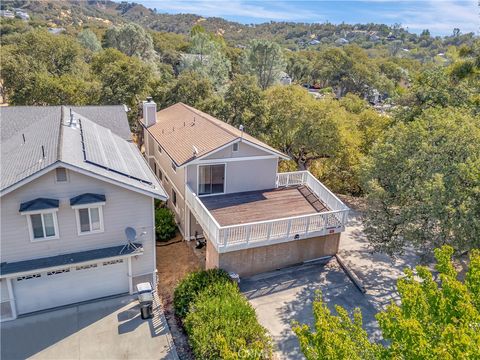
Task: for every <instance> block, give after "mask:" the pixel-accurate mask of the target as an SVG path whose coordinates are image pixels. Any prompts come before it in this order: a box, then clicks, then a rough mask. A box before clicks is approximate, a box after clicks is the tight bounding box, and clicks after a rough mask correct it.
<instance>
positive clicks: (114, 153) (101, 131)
mask: <svg viewBox="0 0 480 360" xmlns="http://www.w3.org/2000/svg"><path fill="white" fill-rule="evenodd" d="M80 131H81V134H82V144H83V155H84V160H85V161H86V162H88V163H90V164H93V165H96V166H100V167H102V168H104V169H107V170H109V171H113V172H116V173H118V174H121V175H124V176H128V177H130V178H133V179H136V180H139V181H142V182H144V183H147V184H151V181H150V180H149V179H148V176H147V173H146V169H145V167H146V164H142V163H141V162H140V160H139V159H138V156H136V154H135V153H134V151H133V149H132V146H134V145H133V144H131V143H129V142H127V141H125V140H123V139H122V138H120V137H118V136H117V135H114V134H113V133H112V132H111V131H110V129H107V128H104V127H103V126H99V125H97V124H95V123H94V122H92V121H90V120H88V119H85V118H82V119H81V120H80ZM142 165H143V166H142Z"/></svg>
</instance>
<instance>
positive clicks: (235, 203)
mask: <svg viewBox="0 0 480 360" xmlns="http://www.w3.org/2000/svg"><path fill="white" fill-rule="evenodd" d="M201 200H202V202H203V203H204V205H205V206H206V208H207V209H208V210H209V211H210V212H211V213H212V215H213V217H214V218H215V219H216V220H217V221H218V223H219V224H220V226H228V225H235V224H245V223H250V222H256V221H266V220H275V219H281V218H286V217H290V216H299V215H308V214H314V213H317V212H324V211H328V208H327V207H326V206H325V205H324V204H323V203H322V202H321V201H319V199H318V198H317V197H316V196H315V195H314V194H313V193H312V192H311V190H310V189H309V188H308V187H306V186H300V187H288V188H279V189H269V190H261V191H249V192H242V193H235V194H226V195H216V196H207V197H202V198H201Z"/></svg>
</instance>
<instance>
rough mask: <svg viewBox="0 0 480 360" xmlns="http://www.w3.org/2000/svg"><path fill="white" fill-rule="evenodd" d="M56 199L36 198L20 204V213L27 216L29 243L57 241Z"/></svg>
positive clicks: (57, 202)
mask: <svg viewBox="0 0 480 360" xmlns="http://www.w3.org/2000/svg"><path fill="white" fill-rule="evenodd" d="M58 206H59V201H58V200H56V199H47V198H38V199H35V200H31V201H27V202H24V203H22V204H20V213H21V214H22V215H26V216H27V223H28V232H29V234H30V240H31V241H41V240H51V239H58V221H57V210H58Z"/></svg>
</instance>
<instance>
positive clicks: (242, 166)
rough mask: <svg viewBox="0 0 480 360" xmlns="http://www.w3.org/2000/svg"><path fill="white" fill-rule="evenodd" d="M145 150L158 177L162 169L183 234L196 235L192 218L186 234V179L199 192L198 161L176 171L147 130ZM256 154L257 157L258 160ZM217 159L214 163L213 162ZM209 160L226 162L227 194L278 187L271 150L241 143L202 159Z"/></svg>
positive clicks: (275, 163) (194, 222) (170, 201)
mask: <svg viewBox="0 0 480 360" xmlns="http://www.w3.org/2000/svg"><path fill="white" fill-rule="evenodd" d="M144 137H145V152H146V157H147V159H148V163H149V165H150V167H151V169H152V170H155V167H156V168H157V171H156V174H155V175H156V176H157V177H158V178H159V170H161V171H162V174H163V176H162V178H163V179H162V185H163V187H164V188H165V190H166V191H167V193H168V195H169V196H170V200H169V201H168V207H169V208H170V209H172V210H173V211H174V214H175V220H176V222H177V224H178V225H179V228H180V230H181V232H182V234H183V235H184V236H187V235H190V236H193V235H194V234H195V230H197V231H198V227H199V226H197V224H196V220H195V219H193V220H190V224H189V225H190V233H189V234H186V233H185V230H186V229H185V227H186V224H185V223H186V222H188V217H189V215H188V212H187V211H186V210H185V201H184V193H185V181H186V183H187V184H188V185H189V186H190V187H191V188H192V190H193V192H195V193H197V192H198V188H197V187H198V166H199V164H188V165H186V166H185V167H183V168H181V169H177V171H176V172H174V171H173V170H172V167H171V164H172V159H171V158H170V156H169V155H168V154H167V153H166V152H165V151H164V150H163V151H162V152H159V151H158V143H157V142H156V141H155V139H154V138H153V136H152V135H151V134H150V133H149V132H148V131H147V130H145V131H144ZM256 157H257V159H255V158H256ZM232 158H249V159H238V160H236V161H229V160H227V161H225V159H232ZM212 160H214V162H211V161H212ZM202 161H207V162H208V163H209V164H214V163H219V164H221V163H225V164H226V179H225V191H226V193H236V192H244V191H255V190H263V189H271V188H274V187H275V181H276V174H277V165H278V157H276V156H272V154H271V153H270V152H268V151H265V150H262V149H258V148H256V147H254V146H252V145H250V144H247V143H245V142H239V146H238V151H233V144H232V145H229V146H226V147H225V148H223V149H221V150H218V151H215V152H213V153H212V154H210V155H208V156H206V157H204V158H203V159H201V160H199V162H200V163H201V162H202ZM175 188H176V189H177V190H176V192H177V206H176V207H175V206H173V203H172V200H171V197H172V189H175Z"/></svg>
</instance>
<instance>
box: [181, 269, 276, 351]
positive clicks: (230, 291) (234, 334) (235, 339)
mask: <svg viewBox="0 0 480 360" xmlns="http://www.w3.org/2000/svg"><path fill="white" fill-rule="evenodd" d="M174 307H175V312H176V314H177V315H178V316H179V317H180V318H181V319H182V320H183V324H184V326H185V330H186V332H187V335H188V338H189V342H190V345H191V347H192V350H193V353H194V355H195V357H196V358H198V359H270V358H271V355H272V346H271V341H270V338H269V336H268V334H267V331H266V330H265V328H263V327H262V326H261V325H260V324H259V323H258V321H257V317H256V314H255V310H254V309H253V307H252V306H251V305H250V304H249V303H248V301H247V300H246V299H245V297H244V296H243V295H242V294H241V293H240V291H239V290H238V287H237V285H236V284H234V283H233V282H231V281H230V279H229V277H228V274H227V273H226V272H225V271H223V270H217V269H213V270H207V271H201V272H196V273H192V274H190V275H189V276H187V277H186V278H185V279H184V280H183V281H182V282H181V283H180V284H179V285H178V287H177V288H176V289H175V295H174Z"/></svg>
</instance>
